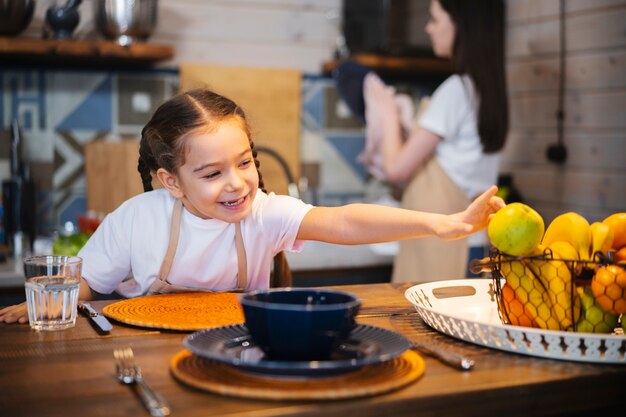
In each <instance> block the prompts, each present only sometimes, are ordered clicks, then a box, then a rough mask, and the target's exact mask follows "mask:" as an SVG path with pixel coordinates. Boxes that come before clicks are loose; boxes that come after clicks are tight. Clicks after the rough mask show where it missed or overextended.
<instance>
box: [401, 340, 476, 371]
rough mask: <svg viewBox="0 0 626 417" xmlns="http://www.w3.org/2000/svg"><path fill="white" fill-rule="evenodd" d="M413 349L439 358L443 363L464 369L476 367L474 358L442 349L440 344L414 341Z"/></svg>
mask: <svg viewBox="0 0 626 417" xmlns="http://www.w3.org/2000/svg"><path fill="white" fill-rule="evenodd" d="M413 349H415V350H418V351H420V352H422V353H425V354H426V355H429V356H432V357H434V358H435V359H438V360H439V361H441V362H442V363H444V364H446V365H449V366H452V367H453V368H457V369H460V370H462V371H469V370H471V369H472V368H473V367H474V360H473V359H470V358H467V357H465V356H463V355H461V354H459V353H456V352H452V351H450V350H446V349H442V348H440V347H438V346H435V345H432V344H430V343H425V342H415V341H413Z"/></svg>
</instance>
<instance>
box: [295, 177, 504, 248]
mask: <svg viewBox="0 0 626 417" xmlns="http://www.w3.org/2000/svg"><path fill="white" fill-rule="evenodd" d="M497 190H498V188H497V187H496V186H492V187H491V188H489V189H488V190H487V191H485V192H484V193H483V194H481V195H480V196H479V197H477V198H476V200H474V201H473V202H472V203H471V204H470V205H469V206H468V208H467V209H465V210H464V211H462V212H459V213H455V214H450V215H444V214H437V213H426V212H420V211H413V210H406V209H399V208H393V207H387V206H379V205H373V204H349V205H346V206H341V207H315V208H313V209H311V210H310V211H309V212H308V213H307V215H306V216H305V217H304V219H303V220H302V223H301V224H300V229H299V231H298V236H297V239H298V240H318V241H322V242H328V243H336V244H342V245H356V244H365V243H379V242H389V241H394V240H404V239H413V238H418V237H426V236H437V237H440V238H442V239H447V240H449V239H458V238H461V237H464V236H467V235H468V234H470V233H474V232H477V231H479V230H482V229H484V228H485V227H487V223H488V222H489V218H490V217H491V215H493V214H494V213H495V212H496V211H497V210H498V209H499V208H500V207H503V206H504V201H502V199H501V198H499V197H495V193H496V191H497Z"/></svg>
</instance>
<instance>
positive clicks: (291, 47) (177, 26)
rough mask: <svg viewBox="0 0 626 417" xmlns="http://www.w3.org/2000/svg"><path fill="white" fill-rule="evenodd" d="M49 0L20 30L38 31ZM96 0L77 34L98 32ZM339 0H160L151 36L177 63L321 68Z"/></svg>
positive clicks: (330, 46) (331, 45)
mask: <svg viewBox="0 0 626 417" xmlns="http://www.w3.org/2000/svg"><path fill="white" fill-rule="evenodd" d="M59 3H60V2H59ZM51 4H53V2H51V1H50V0H44V1H39V2H37V3H36V9H35V16H34V18H33V22H32V23H31V24H30V25H29V27H28V28H27V29H26V31H25V32H24V33H23V34H22V35H21V36H26V37H35V38H37V37H41V33H42V30H43V26H44V16H45V12H46V9H47V8H48V7H50V5H51ZM94 4H95V1H83V2H82V3H81V5H80V7H79V9H78V10H79V12H80V23H79V25H78V27H77V28H76V30H75V32H74V35H75V37H76V38H78V39H96V38H102V36H101V35H100V34H99V33H98V32H97V31H96V29H95V24H94ZM340 12H341V0H159V9H158V13H159V14H158V25H157V27H156V29H155V31H154V33H153V35H152V36H151V37H150V39H149V42H155V43H166V44H170V45H173V46H174V47H175V48H176V54H175V57H174V59H172V60H170V61H167V62H163V63H160V64H159V66H160V67H168V68H174V67H177V66H178V65H179V64H181V63H199V64H202V63H203V64H211V65H229V66H251V67H278V68H294V69H299V70H301V71H304V72H310V73H314V74H316V73H319V71H320V68H321V66H322V63H323V62H324V61H327V60H329V59H331V58H332V55H333V51H334V49H335V43H336V40H337V34H338V33H339V32H338V30H339V17H340Z"/></svg>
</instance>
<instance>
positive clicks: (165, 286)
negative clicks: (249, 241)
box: [148, 200, 248, 294]
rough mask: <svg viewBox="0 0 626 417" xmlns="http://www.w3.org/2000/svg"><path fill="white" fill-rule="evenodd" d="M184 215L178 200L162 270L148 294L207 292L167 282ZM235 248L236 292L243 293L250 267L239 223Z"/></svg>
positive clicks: (173, 213) (175, 205) (180, 202)
mask: <svg viewBox="0 0 626 417" xmlns="http://www.w3.org/2000/svg"><path fill="white" fill-rule="evenodd" d="M182 214H183V203H182V201H180V200H176V203H174V210H173V212H172V219H171V222H170V238H169V242H168V244H167V251H166V252H165V256H164V258H163V262H162V263H161V269H160V271H159V275H158V276H157V279H156V280H155V281H154V282H153V283H152V285H151V286H150V289H149V290H148V294H158V293H171V292H186V291H205V290H203V289H201V288H188V287H183V286H180V285H173V284H170V283H169V282H167V277H168V276H169V273H170V270H171V269H172V264H173V263H174V256H175V255H176V248H177V247H178V238H179V235H180V223H181V220H182ZM235 246H236V248H237V289H236V290H235V291H243V290H245V289H246V287H247V285H248V268H247V267H248V265H247V258H246V248H245V246H244V244H243V236H242V234H241V224H240V223H239V222H238V223H236V224H235Z"/></svg>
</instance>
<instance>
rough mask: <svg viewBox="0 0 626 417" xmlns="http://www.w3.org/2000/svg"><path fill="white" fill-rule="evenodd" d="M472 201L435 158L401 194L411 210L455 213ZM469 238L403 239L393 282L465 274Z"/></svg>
mask: <svg viewBox="0 0 626 417" xmlns="http://www.w3.org/2000/svg"><path fill="white" fill-rule="evenodd" d="M468 204H469V200H468V199H467V197H466V196H465V194H464V193H463V191H461V189H460V188H459V187H458V186H457V185H456V184H455V183H454V182H453V181H452V180H451V179H450V177H448V175H447V174H446V173H445V171H444V170H443V168H442V167H441V165H439V162H438V161H437V158H435V157H432V158H430V160H429V161H428V162H426V164H425V165H424V166H423V167H422V168H421V169H420V171H419V172H417V174H416V175H415V176H414V177H413V179H412V180H411V182H410V183H409V185H408V186H407V187H406V189H405V190H404V194H403V195H402V207H404V208H406V209H411V210H418V211H428V212H434V213H442V214H452V213H456V212H459V211H463V210H465V208H467V205H468ZM468 250H469V247H468V242H467V238H464V239H459V240H442V239H440V238H438V237H427V238H419V239H411V240H405V241H401V242H400V250H399V252H398V254H397V255H396V257H395V260H394V265H393V276H392V281H393V282H429V281H442V280H447V279H459V278H464V277H465V271H466V268H467V260H468Z"/></svg>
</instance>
